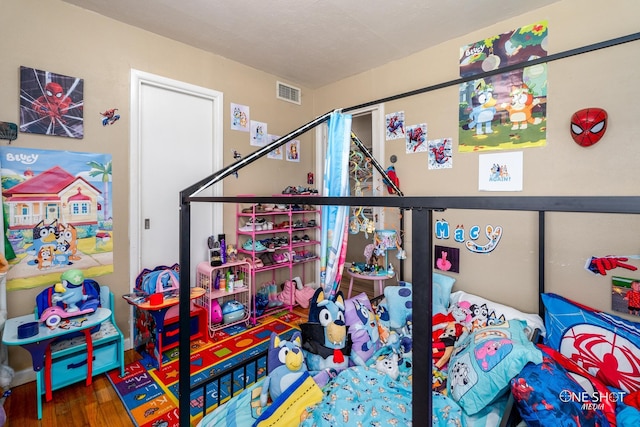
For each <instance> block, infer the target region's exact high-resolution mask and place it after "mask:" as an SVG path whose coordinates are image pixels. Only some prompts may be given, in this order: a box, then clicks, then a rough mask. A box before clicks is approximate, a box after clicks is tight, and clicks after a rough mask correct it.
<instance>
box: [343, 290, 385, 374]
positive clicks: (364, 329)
mask: <svg viewBox="0 0 640 427" xmlns="http://www.w3.org/2000/svg"><path fill="white" fill-rule="evenodd" d="M344 305H345V309H344V321H345V323H346V324H347V327H348V333H349V334H350V335H351V343H352V345H351V362H352V363H351V366H353V365H360V366H364V365H365V364H366V362H367V361H368V360H369V358H371V355H372V354H373V353H374V352H375V351H376V350H377V349H378V348H379V347H380V334H379V332H378V322H377V321H376V317H375V314H374V312H373V309H372V308H371V302H370V301H369V297H367V294H366V293H364V292H363V293H361V294H359V295H356V296H355V297H353V298H349V299H348V300H346V301H345V302H344Z"/></svg>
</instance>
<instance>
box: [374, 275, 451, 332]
mask: <svg viewBox="0 0 640 427" xmlns="http://www.w3.org/2000/svg"><path fill="white" fill-rule="evenodd" d="M431 281H432V284H433V313H434V314H435V313H443V314H446V313H447V311H448V309H449V296H450V295H451V289H452V288H453V285H454V283H455V282H456V279H455V277H451V276H446V275H444V274H440V273H433V276H432V279H431ZM384 296H385V297H386V299H387V304H388V305H387V307H388V309H389V321H390V326H391V328H393V329H398V328H402V327H403V326H405V324H406V321H407V319H411V309H412V297H413V295H412V289H411V283H410V282H404V281H401V282H399V286H387V287H385V288H384Z"/></svg>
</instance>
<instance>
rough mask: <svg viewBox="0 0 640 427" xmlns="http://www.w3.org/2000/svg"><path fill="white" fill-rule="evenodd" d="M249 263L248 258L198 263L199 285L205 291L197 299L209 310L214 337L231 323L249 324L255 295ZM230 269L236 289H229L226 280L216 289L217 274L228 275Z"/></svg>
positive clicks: (209, 325)
mask: <svg viewBox="0 0 640 427" xmlns="http://www.w3.org/2000/svg"><path fill="white" fill-rule="evenodd" d="M250 267H251V266H250V264H249V263H248V262H246V261H233V262H227V263H225V264H222V265H219V266H216V267H212V266H211V265H210V263H208V262H206V261H205V262H201V263H199V264H198V267H197V270H196V286H199V287H201V288H204V289H205V293H204V295H202V296H201V297H200V298H199V299H198V300H197V303H198V304H199V305H201V306H203V307H205V308H206V309H207V311H208V316H207V319H208V320H207V324H208V328H209V336H210V337H211V338H215V332H216V331H218V330H220V329H223V328H226V327H229V326H232V325H237V324H239V323H245V324H247V326H248V323H249V319H250V317H251V316H250V315H251V295H252V286H251V283H252V280H251V268H250ZM228 271H231V272H232V273H233V275H234V282H233V289H231V290H228V288H227V287H226V286H225V285H224V284H220V285H219V289H215V283H216V276H218V275H219V276H220V277H223V276H226V273H227V272H228ZM225 282H226V278H225ZM219 283H220V282H219Z"/></svg>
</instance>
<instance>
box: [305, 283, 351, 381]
mask: <svg viewBox="0 0 640 427" xmlns="http://www.w3.org/2000/svg"><path fill="white" fill-rule="evenodd" d="M344 311H345V305H344V296H343V293H342V291H338V292H337V293H336V295H335V300H330V299H328V298H326V297H325V294H324V290H323V289H322V288H318V289H316V291H315V293H314V294H313V297H312V298H311V302H310V305H309V319H308V322H307V323H303V324H301V325H300V329H301V331H302V349H303V352H304V355H305V360H306V362H307V368H308V369H309V373H310V374H311V375H316V374H318V373H320V372H321V371H325V370H327V371H330V370H335V371H338V372H339V371H342V370H344V369H346V368H347V367H348V365H349V355H350V354H351V341H350V340H349V339H348V336H347V326H346V324H345V321H344ZM314 379H315V378H314Z"/></svg>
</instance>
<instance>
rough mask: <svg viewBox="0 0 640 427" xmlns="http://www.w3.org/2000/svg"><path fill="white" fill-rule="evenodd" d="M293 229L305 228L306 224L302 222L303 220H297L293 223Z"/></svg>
mask: <svg viewBox="0 0 640 427" xmlns="http://www.w3.org/2000/svg"><path fill="white" fill-rule="evenodd" d="M293 228H304V222H302V221H301V220H299V219H298V220H296V221H295V222H294V223H293Z"/></svg>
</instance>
